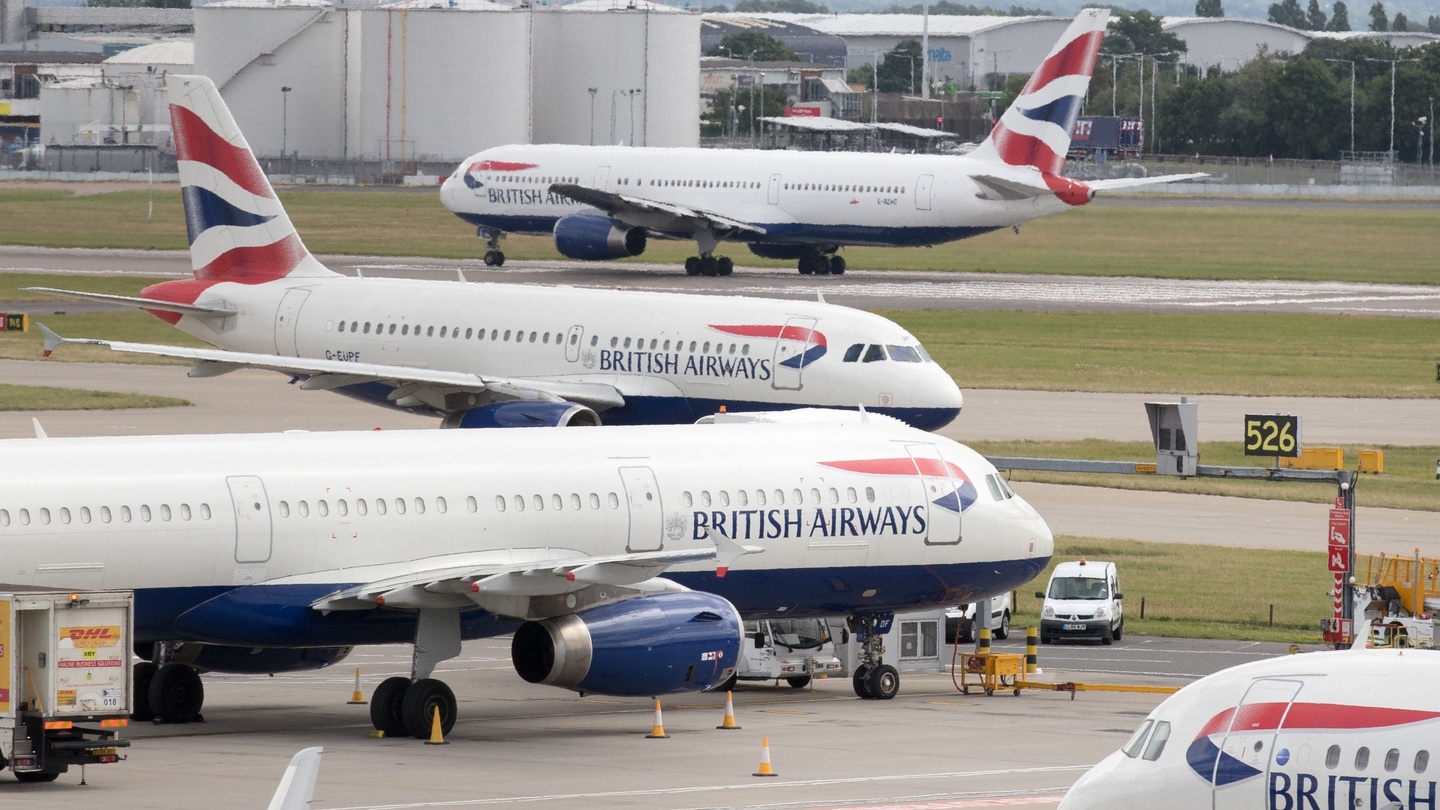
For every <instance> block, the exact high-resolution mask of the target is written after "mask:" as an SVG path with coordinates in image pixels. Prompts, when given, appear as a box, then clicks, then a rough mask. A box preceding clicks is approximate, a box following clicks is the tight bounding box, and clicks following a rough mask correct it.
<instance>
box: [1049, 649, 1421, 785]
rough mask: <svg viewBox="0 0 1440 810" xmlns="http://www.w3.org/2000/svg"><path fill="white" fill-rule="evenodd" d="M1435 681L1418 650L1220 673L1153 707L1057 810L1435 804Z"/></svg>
mask: <svg viewBox="0 0 1440 810" xmlns="http://www.w3.org/2000/svg"><path fill="white" fill-rule="evenodd" d="M1437 682H1440V653H1436V652H1433V651H1428V650H1344V651H1340V652H1321V653H1307V654H1305V655H1292V656H1287V657H1285V658H1276V659H1271V660H1267V661H1260V662H1256V663H1253V664H1245V665H1242V666H1238V667H1234V668H1232V669H1227V670H1225V671H1223V672H1220V673H1217V674H1215V675H1211V676H1209V677H1206V678H1202V679H1200V680H1199V681H1196V682H1195V683H1193V684H1191V685H1189V686H1187V687H1185V688H1184V689H1182V690H1180V691H1179V692H1178V693H1176V694H1175V695H1174V696H1173V697H1171V698H1169V699H1167V700H1166V701H1165V702H1164V703H1161V704H1160V706H1159V708H1157V709H1156V710H1155V711H1153V712H1151V713H1150V716H1149V717H1147V718H1146V719H1145V722H1144V723H1142V724H1141V725H1140V728H1139V729H1138V730H1137V731H1136V732H1135V733H1134V735H1132V736H1131V737H1130V740H1129V742H1127V743H1125V745H1124V747H1122V748H1121V749H1120V750H1119V751H1117V752H1115V753H1113V754H1111V755H1110V756H1108V757H1106V758H1105V759H1104V760H1102V761H1101V762H1100V764H1098V765H1096V766H1095V767H1094V768H1092V769H1091V770H1090V771H1089V772H1088V773H1086V774H1085V775H1084V776H1082V777H1081V778H1080V780H1079V781H1078V782H1076V783H1075V786H1074V787H1072V788H1071V789H1070V791H1069V793H1067V794H1066V795H1065V799H1064V800H1063V801H1061V802H1060V810H1151V808H1155V807H1165V808H1170V809H1171V810H1341V808H1344V810H1417V808H1420V807H1425V808H1431V810H1433V808H1434V807H1435V806H1436V800H1437V791H1436V772H1435V771H1432V770H1430V758H1431V754H1432V753H1436V754H1440V693H1437V692H1436V689H1435V684H1436V683H1437ZM1170 743H1173V745H1172V744H1170Z"/></svg>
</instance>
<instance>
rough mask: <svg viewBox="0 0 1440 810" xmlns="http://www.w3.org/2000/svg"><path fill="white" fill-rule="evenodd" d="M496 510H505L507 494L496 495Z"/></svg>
mask: <svg viewBox="0 0 1440 810" xmlns="http://www.w3.org/2000/svg"><path fill="white" fill-rule="evenodd" d="M495 511H496V512H504V511H505V496H504V495H496V496H495Z"/></svg>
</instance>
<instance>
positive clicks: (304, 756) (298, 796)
mask: <svg viewBox="0 0 1440 810" xmlns="http://www.w3.org/2000/svg"><path fill="white" fill-rule="evenodd" d="M324 750H325V749H323V748H321V747H319V746H315V747H314V748H305V749H302V750H301V751H300V752H299V753H297V754H295V756H293V757H291V758H290V764H289V766H287V767H286V768H285V775H284V776H282V777H280V784H279V785H277V786H276V787H275V795H274V796H273V797H272V798H271V799H270V808H269V810H310V801H311V799H312V797H313V796H314V795H315V777H316V776H318V775H319V774H320V754H322V753H323V752H324Z"/></svg>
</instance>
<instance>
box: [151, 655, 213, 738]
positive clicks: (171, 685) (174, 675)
mask: <svg viewBox="0 0 1440 810" xmlns="http://www.w3.org/2000/svg"><path fill="white" fill-rule="evenodd" d="M149 698H150V710H151V711H152V712H154V714H155V719H156V720H159V721H161V722H162V723H193V722H195V721H196V720H199V719H200V708H201V707H202V706H204V705H205V685H204V684H203V683H201V681H200V673H199V672H196V671H195V668H194V667H192V666H190V665H189V664H176V663H169V664H165V665H164V666H162V667H160V668H159V669H158V670H156V672H155V677H154V678H153V679H151V681H150V690H149Z"/></svg>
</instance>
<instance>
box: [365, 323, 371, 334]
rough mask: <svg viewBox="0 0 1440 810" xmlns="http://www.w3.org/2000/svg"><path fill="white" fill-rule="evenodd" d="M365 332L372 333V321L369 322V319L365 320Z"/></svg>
mask: <svg viewBox="0 0 1440 810" xmlns="http://www.w3.org/2000/svg"><path fill="white" fill-rule="evenodd" d="M365 334H367V335H368V334H370V322H369V321H366V322H365Z"/></svg>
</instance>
